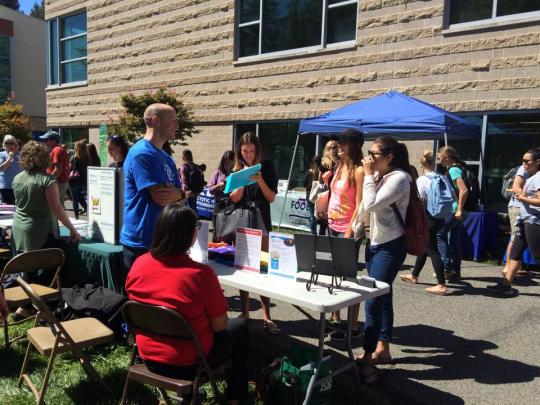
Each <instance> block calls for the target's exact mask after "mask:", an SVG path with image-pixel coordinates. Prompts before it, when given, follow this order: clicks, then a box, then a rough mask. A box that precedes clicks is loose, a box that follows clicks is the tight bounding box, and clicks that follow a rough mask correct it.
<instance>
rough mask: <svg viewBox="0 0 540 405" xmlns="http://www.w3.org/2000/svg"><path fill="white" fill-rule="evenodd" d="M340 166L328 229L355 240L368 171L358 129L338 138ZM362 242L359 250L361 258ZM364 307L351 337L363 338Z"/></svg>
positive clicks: (339, 337) (341, 336)
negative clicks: (353, 223)
mask: <svg viewBox="0 0 540 405" xmlns="http://www.w3.org/2000/svg"><path fill="white" fill-rule="evenodd" d="M337 143H338V149H337V155H338V164H337V167H336V169H335V174H334V176H333V178H332V181H331V183H330V201H329V203H328V228H329V233H330V236H337V237H342V238H352V237H353V231H352V222H353V220H354V218H356V213H357V211H358V208H359V207H360V203H361V202H362V186H363V184H364V169H363V168H362V157H363V155H362V146H363V145H364V134H362V133H361V132H359V131H357V130H355V129H346V130H345V131H343V133H342V134H341V135H340V136H339V138H338V141H337ZM360 243H361V241H360V240H359V241H358V243H357V244H356V247H355V250H356V255H357V259H358V253H359V251H360ZM359 312H360V305H355V306H354V308H353V325H352V332H351V338H353V339H357V338H359V337H360V336H361V332H360V329H359V327H358V326H359V324H358V314H359ZM330 323H334V324H335V323H337V324H340V323H341V320H340V315H339V312H334V313H332V318H331V320H330ZM330 337H331V338H332V340H335V341H344V340H345V339H346V336H345V333H344V331H341V330H339V331H336V332H333V333H332V334H331V335H330Z"/></svg>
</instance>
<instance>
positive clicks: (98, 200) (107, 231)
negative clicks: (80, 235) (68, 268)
mask: <svg viewBox="0 0 540 405" xmlns="http://www.w3.org/2000/svg"><path fill="white" fill-rule="evenodd" d="M117 235H118V179H117V174H116V169H115V168H112V167H93V166H90V167H88V237H89V238H91V239H94V240H98V241H102V242H107V243H110V244H113V245H114V244H116V242H117Z"/></svg>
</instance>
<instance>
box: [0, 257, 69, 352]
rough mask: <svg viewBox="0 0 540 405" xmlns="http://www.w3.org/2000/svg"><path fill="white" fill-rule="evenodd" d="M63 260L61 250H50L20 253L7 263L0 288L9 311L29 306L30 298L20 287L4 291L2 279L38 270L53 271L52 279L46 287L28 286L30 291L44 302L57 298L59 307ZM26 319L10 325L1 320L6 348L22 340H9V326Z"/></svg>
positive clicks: (0, 281) (6, 321) (39, 285)
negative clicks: (10, 275) (30, 288)
mask: <svg viewBox="0 0 540 405" xmlns="http://www.w3.org/2000/svg"><path fill="white" fill-rule="evenodd" d="M64 260H65V255H64V251H63V250H62V249H56V248H52V249H41V250H33V251H31V252H26V253H21V254H20V255H17V256H15V257H14V258H12V259H11V260H10V261H9V262H7V264H6V266H5V267H4V270H3V271H2V275H1V276H0V288H1V289H2V291H4V295H5V297H6V302H7V305H8V308H9V310H10V311H14V310H15V309H17V308H18V307H20V306H22V305H26V304H30V298H29V297H28V296H27V295H26V294H25V292H24V291H23V289H22V288H21V287H11V288H5V289H4V288H3V283H2V282H3V281H4V278H5V277H6V276H7V275H9V274H15V273H31V272H37V271H39V270H50V271H52V270H54V271H55V274H54V277H53V279H52V282H51V284H50V285H49V286H48V287H47V286H44V285H41V284H30V285H31V286H32V289H33V290H34V291H35V292H36V294H38V295H39V296H40V297H41V298H43V299H44V300H49V299H51V298H56V297H58V298H59V299H60V305H61V301H62V297H61V289H60V286H61V283H60V269H62V266H63V265H64ZM27 319H30V318H26V319H23V320H20V321H17V322H11V323H9V322H8V320H7V319H3V321H2V323H3V327H4V341H5V345H6V347H9V345H10V344H11V343H13V342H15V341H16V340H19V339H22V338H24V335H21V336H17V337H15V338H12V339H11V340H10V339H9V333H8V328H9V326H11V325H17V324H19V323H21V322H24V321H26V320H27Z"/></svg>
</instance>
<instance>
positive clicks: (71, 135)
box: [60, 128, 88, 150]
mask: <svg viewBox="0 0 540 405" xmlns="http://www.w3.org/2000/svg"><path fill="white" fill-rule="evenodd" d="M60 134H61V136H62V143H64V144H66V146H67V148H68V149H69V150H72V149H73V147H74V146H75V142H77V141H80V140H81V139H88V128H62V129H61V130H60Z"/></svg>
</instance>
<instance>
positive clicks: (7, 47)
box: [0, 35, 11, 103]
mask: <svg viewBox="0 0 540 405" xmlns="http://www.w3.org/2000/svg"><path fill="white" fill-rule="evenodd" d="M10 93H11V38H10V37H8V36H7V35H0V103H3V102H4V101H6V100H7V99H8V98H9V96H10Z"/></svg>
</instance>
